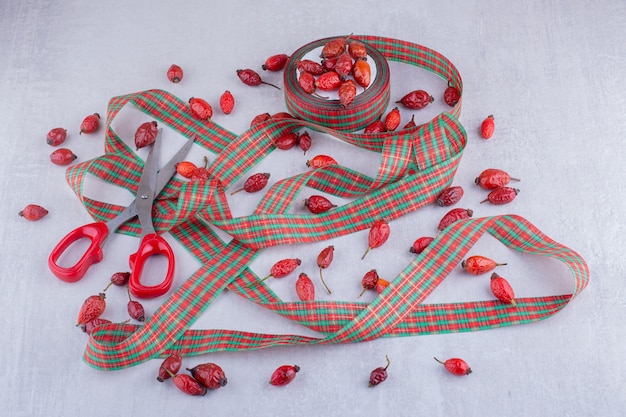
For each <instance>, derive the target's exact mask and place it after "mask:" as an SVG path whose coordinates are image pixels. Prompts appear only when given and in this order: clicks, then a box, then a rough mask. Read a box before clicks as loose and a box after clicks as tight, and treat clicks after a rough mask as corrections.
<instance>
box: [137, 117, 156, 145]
mask: <svg viewBox="0 0 626 417" xmlns="http://www.w3.org/2000/svg"><path fill="white" fill-rule="evenodd" d="M158 133H159V128H158V124H157V122H156V121H154V120H153V121H151V122H145V123H142V124H141V125H139V127H138V128H137V130H136V131H135V147H136V148H137V149H141V148H144V147H146V146H148V145H152V144H153V143H154V141H155V140H156V137H157V134H158Z"/></svg>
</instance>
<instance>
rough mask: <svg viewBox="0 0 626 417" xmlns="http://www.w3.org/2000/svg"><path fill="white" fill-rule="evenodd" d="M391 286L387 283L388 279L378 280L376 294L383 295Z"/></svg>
mask: <svg viewBox="0 0 626 417" xmlns="http://www.w3.org/2000/svg"><path fill="white" fill-rule="evenodd" d="M389 284H391V283H390V282H389V281H387V280H386V279H383V278H378V281H376V292H377V293H378V294H380V293H382V292H383V291H384V290H385V288H387V287H388V286H389Z"/></svg>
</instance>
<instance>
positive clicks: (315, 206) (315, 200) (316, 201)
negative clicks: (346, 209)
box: [304, 195, 337, 214]
mask: <svg viewBox="0 0 626 417" xmlns="http://www.w3.org/2000/svg"><path fill="white" fill-rule="evenodd" d="M304 207H306V208H307V209H309V211H310V212H311V213H313V214H319V213H325V212H327V211H328V210H330V209H332V208H335V207H337V206H336V205H335V204H333V203H331V202H330V200H329V199H327V198H326V197H324V196H321V195H312V196H310V197H309V198H307V199H305V200H304Z"/></svg>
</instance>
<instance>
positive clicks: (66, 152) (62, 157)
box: [50, 148, 78, 166]
mask: <svg viewBox="0 0 626 417" xmlns="http://www.w3.org/2000/svg"><path fill="white" fill-rule="evenodd" d="M76 158H78V157H77V156H76V155H74V152H72V151H71V150H70V149H68V148H59V149H57V150H56V151H54V152H52V153H51V154H50V162H52V163H53V164H55V165H61V166H63V165H69V164H71V163H72V162H73V161H74V160H75V159H76Z"/></svg>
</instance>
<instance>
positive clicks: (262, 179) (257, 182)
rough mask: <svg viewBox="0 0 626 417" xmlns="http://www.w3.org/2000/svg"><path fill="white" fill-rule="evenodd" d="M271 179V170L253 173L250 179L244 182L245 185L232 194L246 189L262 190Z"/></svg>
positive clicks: (254, 191) (251, 190)
mask: <svg viewBox="0 0 626 417" xmlns="http://www.w3.org/2000/svg"><path fill="white" fill-rule="evenodd" d="M269 179H270V174H269V172H260V173H257V174H253V175H251V176H249V177H248V179H247V180H246V181H245V182H244V183H243V187H242V188H239V189H237V190H235V191H233V192H232V193H230V195H234V194H237V193H238V192H240V191H245V192H247V193H256V192H257V191H261V190H262V189H263V188H265V186H266V185H267V182H268V181H269Z"/></svg>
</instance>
